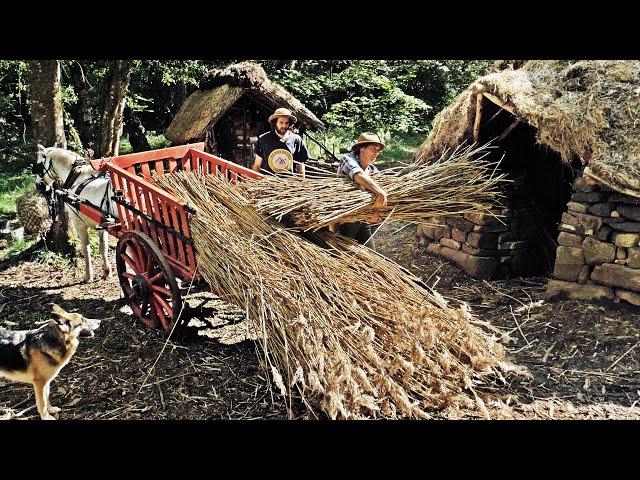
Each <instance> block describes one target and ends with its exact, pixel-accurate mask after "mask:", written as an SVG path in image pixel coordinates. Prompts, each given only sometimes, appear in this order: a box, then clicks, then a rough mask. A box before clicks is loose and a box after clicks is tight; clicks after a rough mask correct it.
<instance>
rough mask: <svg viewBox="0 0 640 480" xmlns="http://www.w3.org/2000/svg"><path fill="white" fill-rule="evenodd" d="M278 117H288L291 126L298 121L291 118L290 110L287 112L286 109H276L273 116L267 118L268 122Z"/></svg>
mask: <svg viewBox="0 0 640 480" xmlns="http://www.w3.org/2000/svg"><path fill="white" fill-rule="evenodd" d="M278 117H289V120H290V121H291V125H293V124H294V123H296V122H297V121H298V119H297V118H296V117H294V116H293V114H292V113H291V110H289V109H288V108H278V109H277V110H276V111H275V112H273V115H271V116H270V117H269V122H271V121H272V120H274V119H275V118H278Z"/></svg>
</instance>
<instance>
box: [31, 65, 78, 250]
mask: <svg viewBox="0 0 640 480" xmlns="http://www.w3.org/2000/svg"><path fill="white" fill-rule="evenodd" d="M28 64H29V72H30V82H29V83H30V85H29V93H30V96H31V99H30V100H31V101H30V104H31V124H32V126H33V135H34V139H35V141H36V143H40V144H42V145H45V146H52V145H54V144H56V143H57V145H58V146H59V147H61V148H66V146H67V141H66V139H65V136H64V121H63V114H62V100H61V94H60V62H59V61H58V60H32V61H29V62H28ZM45 242H46V243H47V245H48V247H49V248H50V249H51V250H53V251H55V252H61V253H68V254H75V248H74V247H73V245H72V243H71V241H70V238H69V217H68V215H67V211H66V209H63V210H62V213H61V214H60V218H59V221H58V222H55V223H54V224H53V226H52V227H51V229H50V230H49V232H48V233H47V236H46V238H45Z"/></svg>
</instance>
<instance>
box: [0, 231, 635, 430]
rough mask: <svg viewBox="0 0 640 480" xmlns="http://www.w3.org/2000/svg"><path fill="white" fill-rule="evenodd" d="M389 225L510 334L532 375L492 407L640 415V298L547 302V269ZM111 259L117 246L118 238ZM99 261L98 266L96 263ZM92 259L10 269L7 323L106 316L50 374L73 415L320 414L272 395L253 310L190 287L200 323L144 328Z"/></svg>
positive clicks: (8, 389) (13, 389)
mask: <svg viewBox="0 0 640 480" xmlns="http://www.w3.org/2000/svg"><path fill="white" fill-rule="evenodd" d="M400 227H401V225H397V224H396V225H391V226H388V227H383V228H384V229H383V230H381V231H380V232H378V234H377V235H376V238H377V243H378V249H379V251H381V252H382V253H384V254H385V255H387V256H388V257H389V258H391V259H392V260H394V261H396V262H398V263H399V264H400V265H403V266H405V267H406V268H408V269H409V270H411V271H412V272H413V273H414V274H416V275H417V276H419V277H421V278H422V279H423V280H424V281H425V282H426V283H427V284H428V285H430V286H434V287H435V289H436V290H437V291H438V292H440V293H441V294H442V295H443V296H445V298H448V299H450V300H451V302H453V303H454V304H458V303H459V302H461V301H464V302H467V303H468V304H469V305H470V306H471V308H472V311H473V312H474V313H475V314H476V316H477V317H478V318H479V319H481V320H484V321H486V322H489V323H490V324H492V325H493V326H494V327H497V329H499V331H500V332H502V335H503V337H504V338H505V340H504V343H505V345H506V346H507V348H508V351H509V353H510V359H511V360H512V361H513V362H514V363H516V364H518V365H521V366H526V367H527V369H528V370H529V372H530V373H531V376H532V378H531V380H530V381H526V382H520V383H518V384H514V385H510V386H508V391H509V393H511V394H512V398H513V402H512V404H511V408H509V409H504V408H498V407H495V408H494V407H492V406H491V405H488V407H489V410H490V414H491V417H492V418H518V419H546V418H553V419H561V418H571V419H605V418H615V419H626V418H630V419H631V418H633V419H636V418H640V408H638V406H637V405H638V404H639V403H640V377H639V375H638V374H639V373H640V366H639V365H638V363H639V361H640V352H638V350H640V349H636V347H637V346H638V345H639V344H640V310H638V309H637V308H633V307H631V306H628V305H624V304H603V305H588V304H583V303H579V302H574V301H559V302H555V303H552V304H548V303H546V302H544V300H543V294H544V290H545V286H546V280H547V279H546V278H545V277H535V278H526V279H523V278H518V279H512V280H507V281H495V282H488V281H482V280H474V279H471V278H469V277H467V276H466V275H465V274H464V272H462V271H461V270H459V269H458V268H457V267H455V266H453V265H450V264H448V263H447V262H445V261H444V260H443V259H440V258H437V257H432V256H430V255H428V254H426V253H425V252H424V250H423V249H422V248H420V247H419V246H418V244H417V243H416V241H415V237H414V232H415V227H413V226H407V227H405V228H400ZM111 255H112V258H113V249H112V250H111ZM98 265H99V264H98ZM81 277H82V269H81V268H79V267H76V266H65V265H61V264H59V263H57V264H56V263H47V262H43V261H42V260H39V261H38V260H32V261H22V262H17V263H13V264H10V265H8V266H7V265H5V266H3V267H2V269H0V326H2V327H4V328H10V329H24V328H31V327H35V326H37V325H38V324H40V323H42V322H44V321H46V320H47V319H48V318H49V306H48V304H49V303H50V302H56V303H58V304H60V305H61V306H62V307H63V308H65V309H67V310H75V311H78V312H81V313H83V314H84V315H86V316H88V317H93V318H102V319H104V320H103V322H102V325H101V327H100V329H99V330H98V332H97V333H96V336H95V337H94V338H91V339H83V341H82V342H81V344H80V347H79V349H78V352H77V353H76V355H75V356H74V358H73V359H72V361H71V362H70V363H69V365H67V366H66V367H65V368H64V369H63V370H62V372H61V373H60V375H59V376H58V377H57V379H56V380H55V381H54V382H53V383H52V388H51V400H52V403H53V404H54V405H59V406H61V407H62V408H63V410H62V412H61V414H60V418H62V419H287V418H293V419H311V418H317V417H318V416H320V417H321V415H320V414H319V412H315V413H314V412H311V411H309V410H308V409H307V408H306V407H305V406H304V405H302V403H301V402H300V401H299V399H296V398H293V399H290V400H291V404H292V411H291V412H289V410H288V408H287V403H288V402H287V401H285V399H284V398H283V397H281V396H280V395H278V394H276V393H272V391H271V389H270V388H269V381H268V379H267V378H265V375H264V373H263V372H262V370H261V368H260V359H259V355H258V350H257V347H256V344H255V342H253V341H251V340H244V341H241V340H242V339H245V338H247V337H249V338H253V337H252V336H251V332H247V330H246V327H245V325H246V324H245V323H244V322H242V313H241V312H238V311H237V310H235V309H234V308H233V307H231V306H229V305H227V304H225V303H224V302H221V301H220V300H218V299H216V298H215V297H213V296H212V295H210V294H208V293H206V292H202V291H200V292H198V290H197V289H196V290H192V291H191V292H190V294H189V296H188V300H187V301H186V302H185V304H186V306H185V310H184V311H183V314H182V315H183V317H184V318H185V319H189V324H190V326H191V327H190V328H188V329H186V330H185V331H183V332H180V333H178V334H176V333H174V335H173V336H172V337H171V339H170V340H169V341H168V342H166V337H165V336H163V335H162V334H161V333H160V332H159V331H153V330H149V329H147V328H145V327H143V326H141V325H140V324H139V323H138V322H136V321H135V319H134V318H133V317H132V316H131V311H130V309H129V308H128V307H127V306H126V305H125V303H124V301H123V300H122V299H121V298H120V297H121V291H120V286H119V284H118V280H117V278H112V279H110V280H98V281H95V282H94V283H91V284H82V283H81V282H80V280H81ZM3 418H4V419H36V418H38V415H37V412H36V409H35V401H34V394H33V391H32V388H31V387H30V386H29V385H25V384H18V383H11V382H8V381H6V380H2V379H0V419H3Z"/></svg>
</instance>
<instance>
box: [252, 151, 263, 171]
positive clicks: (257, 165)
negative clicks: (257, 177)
mask: <svg viewBox="0 0 640 480" xmlns="http://www.w3.org/2000/svg"><path fill="white" fill-rule="evenodd" d="M261 167H262V157H261V156H260V155H256V158H255V160H254V161H253V167H251V170H253V171H255V172H259V171H260V168H261Z"/></svg>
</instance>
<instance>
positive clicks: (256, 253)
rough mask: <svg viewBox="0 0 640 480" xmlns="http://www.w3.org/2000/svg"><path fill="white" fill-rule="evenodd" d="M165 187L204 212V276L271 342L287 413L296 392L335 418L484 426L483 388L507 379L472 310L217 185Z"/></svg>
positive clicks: (177, 182)
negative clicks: (312, 238)
mask: <svg viewBox="0 0 640 480" xmlns="http://www.w3.org/2000/svg"><path fill="white" fill-rule="evenodd" d="M158 182H159V184H160V186H161V187H163V188H167V189H169V190H172V191H173V192H175V194H176V195H177V196H179V197H182V199H183V200H185V201H188V202H189V203H190V204H191V205H194V206H195V207H196V208H197V214H195V215H194V216H192V217H191V220H190V224H191V227H192V233H193V239H194V242H195V247H196V250H197V261H198V268H199V271H200V273H201V274H202V275H203V277H204V278H205V279H206V280H207V282H208V283H209V284H210V285H211V287H212V289H213V291H214V292H217V293H219V294H220V295H222V296H223V297H224V298H225V299H226V300H227V301H229V302H230V303H233V304H235V305H236V306H238V307H239V308H242V309H244V310H245V311H246V312H247V317H248V319H249V320H250V321H252V322H254V324H255V325H256V326H257V327H258V328H259V330H260V331H262V332H263V338H264V340H262V341H261V344H262V352H263V355H264V363H265V366H266V368H268V369H269V370H270V373H271V375H272V377H273V380H274V382H275V384H276V386H277V387H278V388H279V389H280V391H281V393H282V394H283V395H285V396H286V397H287V398H288V399H289V402H290V401H291V395H292V389H293V388H295V389H297V391H298V392H299V393H300V395H301V396H302V399H303V401H304V402H305V403H306V404H307V405H308V406H309V407H310V408H311V409H313V406H314V405H319V406H320V408H321V409H322V410H324V411H325V412H326V413H327V415H328V416H329V417H331V418H351V419H357V418H372V417H373V418H376V417H384V418H399V417H401V418H428V417H430V416H431V415H432V414H433V413H435V412H437V411H442V410H445V409H446V411H447V414H448V415H450V416H455V412H456V411H457V409H458V408H463V409H475V410H476V411H477V410H478V409H480V410H482V411H484V412H485V414H486V410H484V403H483V401H482V400H481V395H480V393H479V390H478V388H480V387H482V386H483V384H485V383H486V382H488V381H490V380H491V379H493V378H494V374H496V375H498V376H499V375H500V369H502V368H504V367H505V365H506V364H505V363H503V362H502V359H503V356H504V350H503V347H502V346H501V345H499V344H498V343H496V342H495V341H494V339H493V337H489V336H488V335H487V334H486V333H484V332H483V331H481V330H480V329H479V328H478V327H477V326H475V325H474V323H473V319H472V317H471V316H470V314H469V313H468V312H467V311H466V310H465V309H453V308H451V307H449V306H448V305H447V303H446V302H445V301H444V299H443V298H442V297H441V296H439V295H438V294H437V293H436V292H431V291H427V290H425V289H423V288H421V287H419V286H418V285H417V284H416V283H415V281H414V280H415V278H413V277H412V276H411V275H409V274H407V273H404V272H403V271H401V270H400V269H399V268H398V267H397V266H396V265H395V264H393V263H392V262H391V261H390V260H388V259H386V258H384V257H382V256H379V255H377V254H376V253H375V252H372V251H371V250H369V249H367V248H366V247H363V246H360V245H358V244H356V243H355V242H352V241H351V240H349V239H345V238H342V237H338V236H330V234H328V233H325V234H322V235H323V236H321V240H323V241H324V242H325V246H326V248H321V247H319V246H317V245H315V244H313V243H310V242H308V241H306V240H303V239H301V238H299V237H298V236H296V235H295V234H292V233H290V232H288V231H287V230H286V229H284V228H282V226H281V225H279V224H278V223H276V222H274V221H272V220H269V219H267V218H265V217H263V216H262V215H261V214H260V213H259V212H257V211H256V209H255V208H253V206H252V203H251V201H250V200H249V199H247V198H246V197H245V195H244V192H243V191H242V190H241V189H240V188H238V187H237V186H233V185H230V184H228V183H226V182H225V181H224V180H222V179H220V178H217V177H215V176H213V175H208V176H205V177H199V176H196V175H195V174H193V173H184V172H181V173H178V174H175V175H170V176H168V177H164V178H159V179H158Z"/></svg>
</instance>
